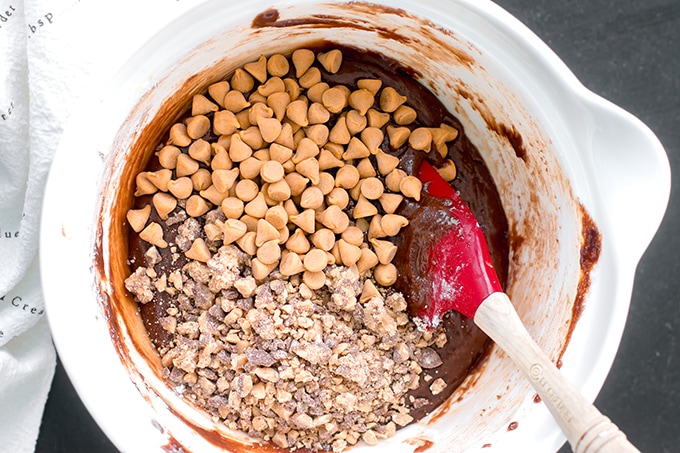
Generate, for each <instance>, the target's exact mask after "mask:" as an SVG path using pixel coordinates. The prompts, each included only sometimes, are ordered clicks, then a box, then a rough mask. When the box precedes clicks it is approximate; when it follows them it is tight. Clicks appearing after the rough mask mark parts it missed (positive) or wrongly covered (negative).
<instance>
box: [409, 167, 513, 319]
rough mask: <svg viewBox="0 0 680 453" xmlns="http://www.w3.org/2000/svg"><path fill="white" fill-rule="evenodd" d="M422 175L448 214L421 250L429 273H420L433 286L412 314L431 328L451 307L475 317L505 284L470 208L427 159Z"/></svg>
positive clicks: (425, 183)
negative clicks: (499, 275) (437, 230)
mask: <svg viewBox="0 0 680 453" xmlns="http://www.w3.org/2000/svg"><path fill="white" fill-rule="evenodd" d="M418 178H419V179H420V180H421V181H422V182H423V191H424V192H425V193H426V194H428V195H430V196H433V197H437V198H441V199H444V200H445V201H446V202H445V203H444V204H443V206H445V208H444V210H443V211H444V214H443V215H440V216H439V217H438V218H437V221H438V223H439V224H440V225H439V226H440V227H441V228H442V229H444V231H443V233H442V234H441V235H438V239H437V240H436V241H435V242H433V243H432V244H431V246H430V248H429V250H428V251H427V253H426V254H423V253H421V256H422V257H423V258H424V257H425V256H427V266H426V268H427V272H426V275H425V276H421V278H425V280H426V281H427V284H428V285H430V287H429V293H430V297H429V301H428V302H427V303H425V304H422V305H421V306H420V307H419V309H418V310H417V311H416V312H415V313H413V312H412V313H411V314H412V315H413V316H415V318H416V322H417V323H418V324H419V325H420V326H421V327H424V328H426V329H431V328H434V327H436V326H437V325H438V324H439V321H440V320H441V319H442V317H443V316H444V315H445V314H446V313H447V312H448V311H449V310H456V311H458V312H460V313H462V314H464V315H465V316H468V317H469V318H474V315H475V312H476V311H477V307H479V305H480V304H481V303H482V302H483V301H484V299H486V298H487V297H488V296H489V295H490V294H492V293H494V292H497V291H502V289H501V286H500V283H499V280H498V276H497V275H496V271H495V269H494V267H493V262H492V259H491V255H490V253H489V249H488V246H487V243H486V239H485V237H484V233H483V232H482V229H481V227H480V226H479V223H478V222H477V219H476V218H475V216H474V215H473V214H472V212H471V211H470V208H469V207H468V206H467V205H466V204H465V202H464V201H463V200H462V199H461V198H460V196H459V195H458V193H457V192H456V191H455V190H454V189H453V188H452V187H451V186H450V185H449V183H447V182H446V181H445V180H444V179H443V178H442V177H441V176H440V175H439V173H438V172H437V170H436V169H435V168H434V167H433V166H432V165H430V164H429V163H428V162H427V161H423V162H422V164H421V166H420V168H419V170H418Z"/></svg>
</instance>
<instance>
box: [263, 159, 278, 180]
mask: <svg viewBox="0 0 680 453" xmlns="http://www.w3.org/2000/svg"><path fill="white" fill-rule="evenodd" d="M260 176H261V177H262V180H263V181H265V182H268V183H273V182H276V181H280V180H281V179H283V176H284V171H283V166H282V165H281V163H280V162H277V161H275V160H270V161H267V162H265V163H264V164H263V165H262V167H260Z"/></svg>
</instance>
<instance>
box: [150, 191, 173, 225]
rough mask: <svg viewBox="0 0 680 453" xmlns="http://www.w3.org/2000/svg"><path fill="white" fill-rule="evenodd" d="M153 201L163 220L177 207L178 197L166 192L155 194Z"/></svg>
mask: <svg viewBox="0 0 680 453" xmlns="http://www.w3.org/2000/svg"><path fill="white" fill-rule="evenodd" d="M151 202H152V203H153V206H154V208H156V212H157V213H158V217H160V218H161V220H167V219H168V215H169V214H170V213H171V212H172V211H174V210H175V208H176V207H177V199H176V198H175V197H173V196H172V195H170V194H167V193H164V192H158V193H156V194H154V196H153V198H152V199H151Z"/></svg>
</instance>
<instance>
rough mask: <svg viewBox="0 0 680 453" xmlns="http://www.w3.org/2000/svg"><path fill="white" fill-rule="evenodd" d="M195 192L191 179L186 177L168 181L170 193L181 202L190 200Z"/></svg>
mask: <svg viewBox="0 0 680 453" xmlns="http://www.w3.org/2000/svg"><path fill="white" fill-rule="evenodd" d="M193 190H194V185H193V183H192V182H191V178H188V177H186V176H183V177H181V178H178V179H173V180H170V181H168V191H169V192H170V193H171V194H173V195H174V196H175V197H177V198H178V199H180V200H183V199H185V198H189V196H190V195H191V193H192V192H193Z"/></svg>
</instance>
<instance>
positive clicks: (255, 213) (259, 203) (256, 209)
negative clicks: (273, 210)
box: [243, 192, 269, 219]
mask: <svg viewBox="0 0 680 453" xmlns="http://www.w3.org/2000/svg"><path fill="white" fill-rule="evenodd" d="M267 210H269V206H268V205H267V202H266V201H265V199H264V194H263V193H262V192H260V193H258V194H257V196H256V197H255V198H253V199H252V200H250V201H249V202H248V203H246V205H245V206H244V207H243V211H244V212H245V213H246V214H248V215H249V216H251V217H255V218H256V219H262V218H264V216H265V215H266V214H267Z"/></svg>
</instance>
